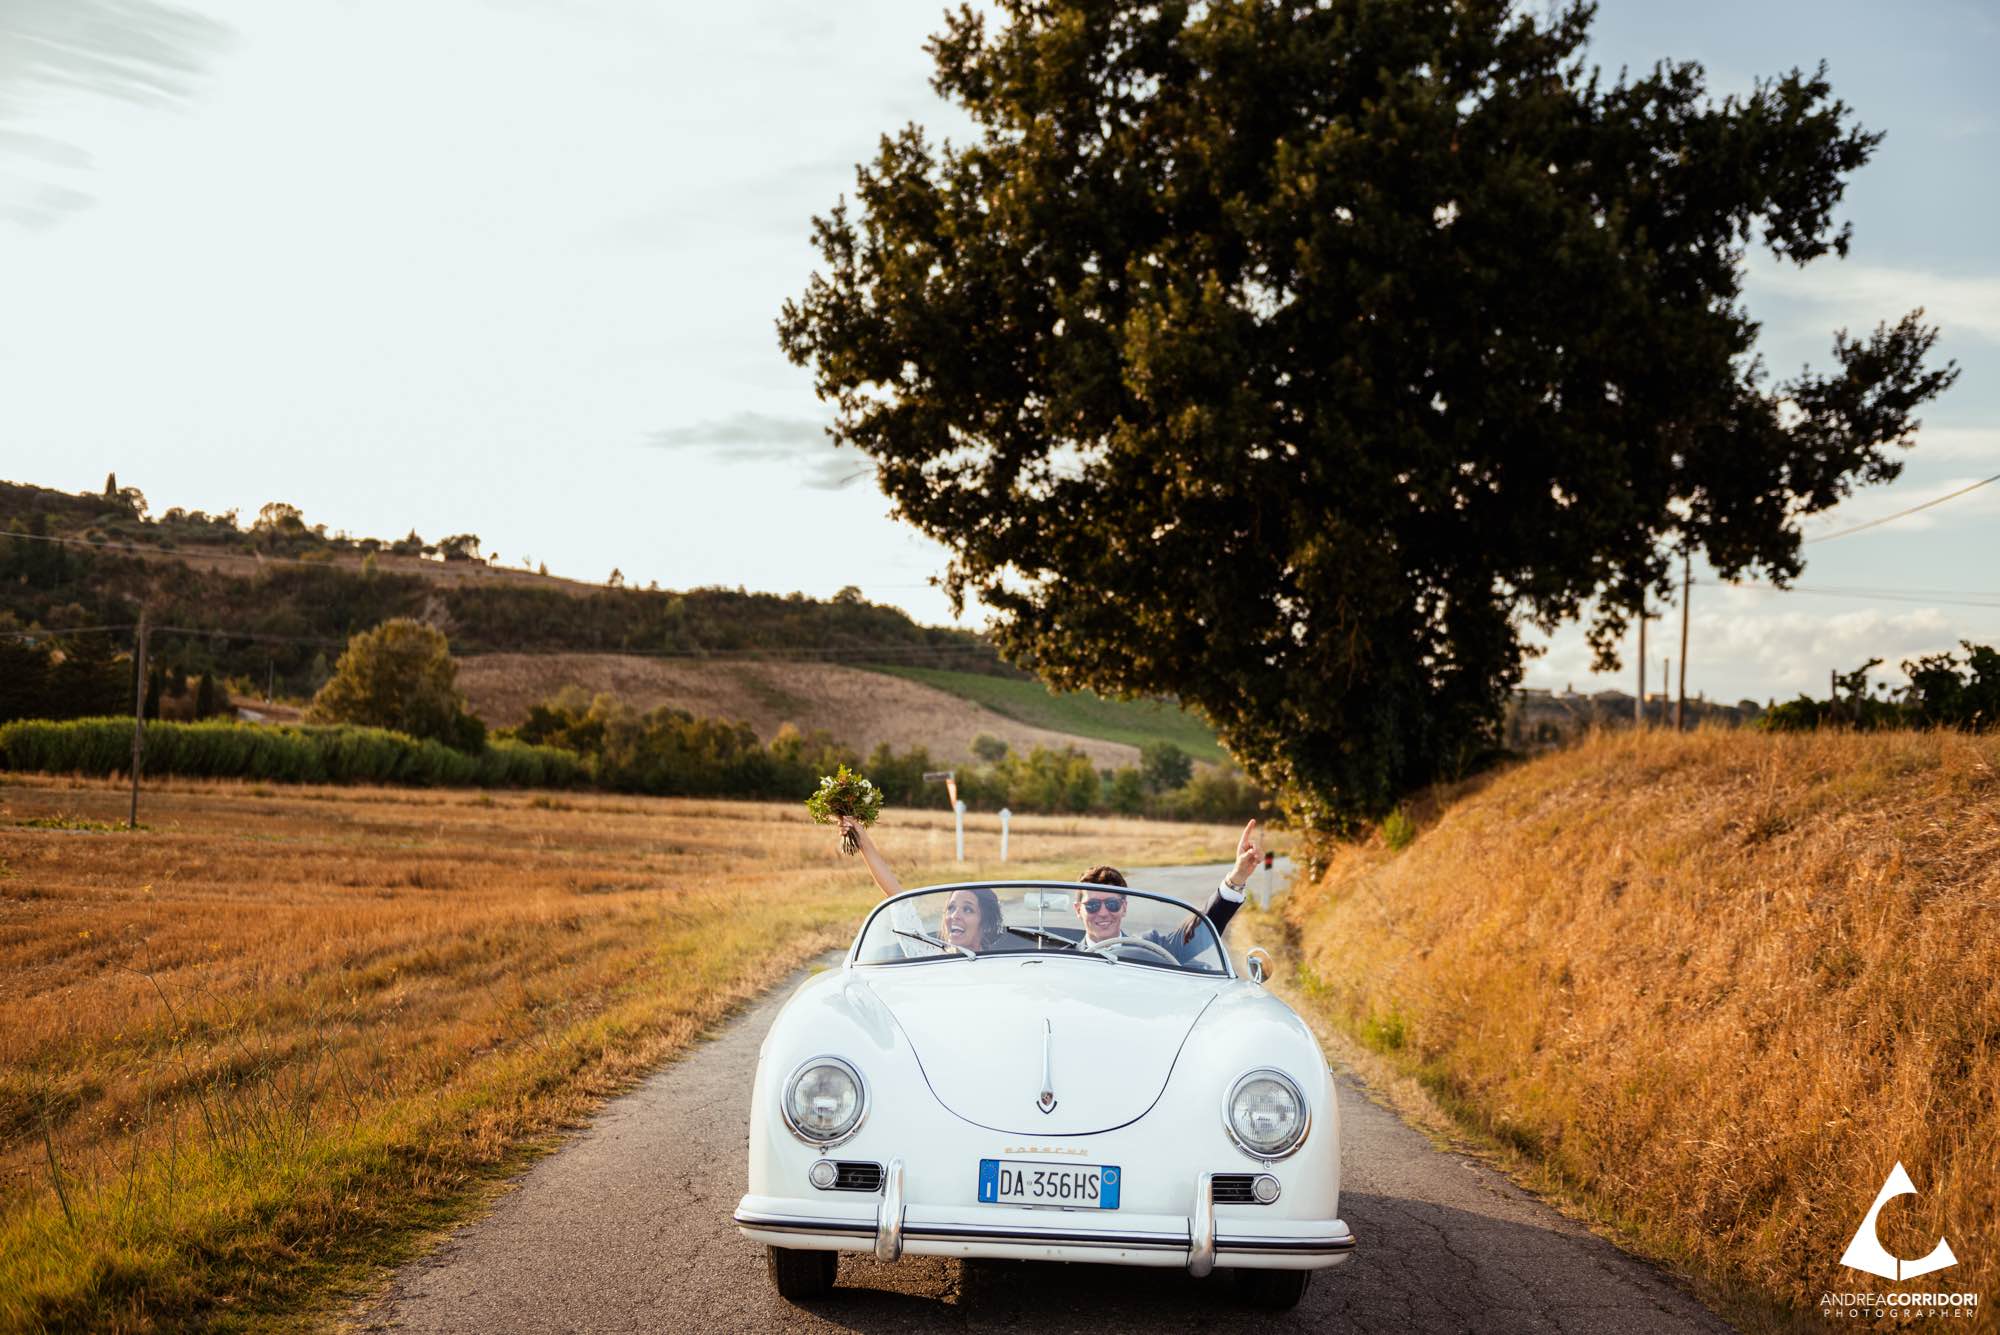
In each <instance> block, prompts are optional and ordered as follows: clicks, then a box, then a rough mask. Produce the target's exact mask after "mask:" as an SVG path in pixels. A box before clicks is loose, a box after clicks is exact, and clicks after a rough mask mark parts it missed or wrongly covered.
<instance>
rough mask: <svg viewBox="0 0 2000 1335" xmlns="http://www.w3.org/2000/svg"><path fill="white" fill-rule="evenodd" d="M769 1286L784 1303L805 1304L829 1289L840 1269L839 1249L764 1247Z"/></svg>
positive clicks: (821, 1296) (830, 1289)
mask: <svg viewBox="0 0 2000 1335" xmlns="http://www.w3.org/2000/svg"><path fill="white" fill-rule="evenodd" d="M764 1250H765V1253H766V1257H765V1259H766V1261H767V1262H768V1263H769V1265H770V1269H771V1287H773V1288H775V1289H776V1290H777V1291H778V1296H779V1297H780V1298H783V1299H784V1300H785V1301H787V1302H794V1303H805V1302H811V1301H812V1300H813V1299H815V1298H824V1297H826V1295H827V1294H829V1293H832V1292H833V1277H834V1275H835V1274H836V1273H837V1272H838V1271H839V1269H840V1253H839V1252H810V1251H801V1250H799V1249H798V1248H796V1247H766V1248H765V1249H764Z"/></svg>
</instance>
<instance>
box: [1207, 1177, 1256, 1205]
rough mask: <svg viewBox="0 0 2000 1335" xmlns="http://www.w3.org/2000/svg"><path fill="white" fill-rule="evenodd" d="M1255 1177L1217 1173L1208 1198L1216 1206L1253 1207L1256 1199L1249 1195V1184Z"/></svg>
mask: <svg viewBox="0 0 2000 1335" xmlns="http://www.w3.org/2000/svg"><path fill="white" fill-rule="evenodd" d="M1256 1176H1257V1175H1256V1174H1255V1173H1217V1174H1216V1175H1215V1177H1214V1189H1213V1190H1212V1191H1211V1192H1210V1197H1211V1199H1213V1200H1214V1201H1215V1203H1216V1204H1217V1205H1255V1204H1257V1197H1256V1196H1255V1195H1253V1194H1252V1193H1251V1190H1250V1184H1251V1182H1252V1181H1254V1180H1255V1178H1256Z"/></svg>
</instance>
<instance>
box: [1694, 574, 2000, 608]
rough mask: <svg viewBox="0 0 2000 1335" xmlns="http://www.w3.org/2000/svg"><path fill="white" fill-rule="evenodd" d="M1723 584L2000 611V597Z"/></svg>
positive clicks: (1743, 582)
mask: <svg viewBox="0 0 2000 1335" xmlns="http://www.w3.org/2000/svg"><path fill="white" fill-rule="evenodd" d="M1722 582H1723V583H1724V584H1726V585H1728V586H1729V587H1730V588H1735V589H1749V590H1751V591H1752V592H1756V593H1809V594H1814V595H1817V596H1819V597H1823V598H1865V599H1872V600H1874V601H1878V602H1889V603H1911V604H1920V605H1923V606H1932V605H1936V604H1943V605H1944V606H1947V607H1984V608H1992V609H1994V610H1996V611H2000V594H1984V593H1963V592H1961V591H1958V590H1952V591H1948V592H1945V593H1932V594H1925V593H1923V592H1922V591H1920V590H1898V589H1845V588H1831V587H1827V586H1823V585H1804V584H1793V585H1789V586H1785V587H1780V586H1778V585H1776V584H1766V583H1763V582H1761V581H1758V580H1724V581H1722ZM1981 600H1990V601H1981Z"/></svg>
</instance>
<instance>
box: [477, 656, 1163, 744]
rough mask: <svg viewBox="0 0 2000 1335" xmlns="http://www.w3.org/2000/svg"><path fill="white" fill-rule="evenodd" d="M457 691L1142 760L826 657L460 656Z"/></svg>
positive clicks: (494, 701)
mask: <svg viewBox="0 0 2000 1335" xmlns="http://www.w3.org/2000/svg"><path fill="white" fill-rule="evenodd" d="M458 684H459V688H460V689H461V690H463V691H464V692H465V694H466V698H467V700H468V701H470V703H471V706H472V711H473V712H474V713H476V714H478V715H479V716H480V717H481V718H483V719H485V720H486V722H487V723H488V724H490V725H492V726H493V727H496V728H510V727H514V726H517V725H518V724H520V723H521V722H522V720H524V719H526V718H527V717H528V709H529V707H530V706H532V705H537V704H540V703H541V702H542V701H544V700H546V699H548V698H549V697H550V696H552V695H554V694H555V693H556V692H557V691H560V690H561V689H563V688H564V687H565V686H580V687H582V688H583V689H584V690H585V691H586V692H588V693H590V694H592V695H595V694H598V693H600V692H609V693H610V694H612V695H615V696H617V697H618V698H619V699H620V700H621V701H624V702H625V703H626V704H629V705H633V706H635V707H636V708H639V709H642V710H646V709H655V708H658V707H659V706H661V705H672V706H673V707H674V708H676V709H685V710H687V711H688V712H690V713H692V714H696V715H700V716H703V717H708V718H727V719H744V720H747V721H748V722H749V724H750V726H751V727H753V728H755V729H756V730H757V735H758V737H760V738H762V739H763V740H764V741H767V742H768V741H770V740H771V738H772V737H773V736H774V735H776V733H777V731H778V728H779V727H780V726H781V725H783V724H786V723H791V724H794V725H796V726H797V727H800V728H803V729H812V728H825V729H826V730H827V731H828V732H831V733H832V734H833V735H834V736H835V737H838V738H839V739H840V740H841V741H843V742H846V743H847V744H848V745H849V746H852V747H854V748H856V749H857V750H859V751H860V752H861V753H862V754H863V755H866V754H867V753H868V752H870V751H872V750H873V749H874V748H875V747H876V745H877V744H878V743H882V742H887V743H888V744H889V746H890V747H892V748H893V749H895V750H897V751H907V750H909V749H910V748H911V747H914V746H925V747H929V748H930V752H931V755H932V756H933V757H935V758H936V759H937V761H938V762H939V763H940V764H945V765H955V764H964V763H965V762H966V761H968V760H970V759H971V755H972V739H973V738H974V737H977V736H978V735H979V734H980V733H982V732H986V733H991V734H993V735H994V736H995V737H998V738H1000V739H1001V740H1003V741H1005V742H1006V743H1007V744H1008V745H1009V746H1011V747H1013V748H1014V750H1015V751H1017V752H1020V753H1022V754H1026V753H1027V751H1028V750H1029V749H1030V748H1032V747H1036V746H1046V747H1050V748H1052V749H1060V748H1061V747H1064V746H1074V747H1076V748H1077V749H1078V750H1080V751H1082V752H1083V753H1084V754H1086V755H1088V756H1089V757H1090V760H1091V763H1092V764H1094V765H1096V766H1097V767H1098V768H1099V769H1115V768H1117V767H1118V766H1121V765H1136V764H1138V763H1139V748H1138V747H1136V746H1129V745H1126V744H1125V743H1122V742H1109V741H1104V740H1102V739H1100V738H1095V737H1079V736H1074V735H1072V734H1070V733H1066V732H1054V731H1051V730H1049V729H1047V728H1038V727H1034V726H1032V725H1030V724H1026V723H1017V722H1015V721H1014V720H1013V719H1010V718H1008V717H1006V716H1005V715H1003V714H998V713H995V712H994V711H993V710H990V709H986V708H983V707H982V706H980V705H977V704H974V703H973V702H972V701H970V700H966V699H963V698H961V697H959V696H956V695H952V694H950V693H948V692H945V691H941V690H938V689H937V688H936V687H933V686H926V685H924V684H922V683H921V682H916V681H909V680H906V679H904V678H901V677H893V676H888V675H885V674H883V673H880V672H868V671H864V670H862V669H860V668H848V667H838V666H835V665H832V664H827V663H796V662H794V663H785V662H766V663H757V662H726V663H718V662H694V661H689V660H675V659H660V658H642V657H638V656H636V655H630V654H474V655H470V656H468V657H466V658H462V659H460V660H459V664H458Z"/></svg>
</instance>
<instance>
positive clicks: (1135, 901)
mask: <svg viewBox="0 0 2000 1335" xmlns="http://www.w3.org/2000/svg"><path fill="white" fill-rule="evenodd" d="M1092 900H1095V901H1096V902H1095V903H1092V902H1090V901H1092ZM1114 911H1115V912H1116V913H1118V914H1122V921H1120V922H1117V923H1115V924H1114V926H1115V930H1112V931H1110V932H1107V931H1106V930H1105V926H1104V925H1105V923H1106V922H1107V921H1108V919H1107V917H1106V916H1105V915H1107V914H1111V913H1113V912H1114ZM1086 915H1094V916H1091V917H1086ZM1087 922H1089V923H1092V924H1094V925H1093V926H1091V927H1090V929H1089V930H1086V923H1087ZM967 923H973V924H975V925H976V926H977V927H978V929H979V930H978V932H977V933H974V932H971V931H969V930H968V927H967ZM1261 964H1262V961H1261V960H1260V959H1257V958H1256V957H1255V955H1254V954H1253V961H1252V966H1251V974H1252V976H1251V977H1249V978H1244V977H1240V976H1238V974H1237V973H1236V971H1235V969H1234V967H1233V966H1232V965H1231V963H1230V960H1229V957H1228V954H1227V952H1226V951H1225V950H1224V949H1223V948H1222V945H1221V943H1220V941H1219V940H1218V939H1217V936H1216V933H1215V930H1214V928H1213V927H1212V925H1211V924H1210V922H1209V920H1208V919H1207V918H1206V917H1205V916H1204V915H1203V914H1201V913H1200V912H1199V911H1197V910H1195V909H1194V908H1192V907H1190V906H1189V905H1187V904H1185V903H1182V902H1180V901H1178V900H1175V899H1170V898H1167V897H1165V896H1162V895H1154V894H1149V893H1146V892H1144V891H1137V890H1125V889H1117V888H1113V887H1109V886H1102V885H1070V884H1062V883H1050V882H984V883H980V884H976V885H948V886H936V887H932V888H929V889H924V890H915V891H911V892H909V893H907V894H903V895H899V896H897V897H895V898H893V899H889V900H885V901H884V902H883V903H882V904H881V905H880V906H879V907H878V908H876V910H875V911H874V912H873V913H871V914H870V915H869V916H868V919H867V921H866V922H865V923H864V924H863V925H862V928H861V931H860V933H859V934H858V935H857V936H856V937H855V939H854V945H853V947H852V948H851V949H850V950H849V952H848V955H847V959H846V961H845V962H844V964H843V965H842V967H840V968H839V969H836V970H828V971H826V972H823V973H821V974H819V975H818V976H816V977H814V978H812V979H810V980H808V981H807V982H806V983H805V984H804V985H803V986H801V987H800V988H799V990H798V992H797V993H796V994H794V995H793V996H792V998H791V999H790V1000H789V1001H788V1002H787V1003H786V1004H785V1007H784V1009H783V1011H782V1012H781V1013H780V1014H779V1016H778V1019H777V1021H776V1023H775V1024H773V1025H772V1027H771V1031H770V1034H769V1036H768V1037H767V1038H766V1039H765V1040H764V1046H763V1050H762V1052H761V1054H760V1056H759V1059H758V1065H757V1079H756V1085H755V1088H754V1090H753V1091H752V1095H751V1105H750V1182H749V1192H748V1194H746V1195H745V1196H744V1197H743V1199H742V1201H741V1202H740V1203H739V1204H738V1206H737V1208H736V1217H735V1219H736V1224H737V1226H738V1228H739V1229H740V1230H741V1231H742V1233H743V1235H744V1236H745V1237H747V1238H750V1239H752V1240H753V1241H756V1242H760V1243H763V1244H765V1245H766V1246H767V1247H768V1248H769V1260H770V1273H771V1278H772V1282H773V1283H774V1284H775V1285H776V1286H777V1289H778V1292H779V1293H781V1294H783V1295H784V1296H785V1297H786V1298H789V1299H794V1300H797V1299H807V1298H815V1297H820V1296H822V1295H824V1294H825V1293H826V1292H827V1291H828V1290H829V1289H831V1288H832V1286H833V1282H834V1276H835V1271H836V1267H837V1266H838V1264H839V1254H840V1253H841V1252H843V1251H850V1252H872V1253H873V1254H874V1255H875V1256H877V1257H878V1258H881V1259H883V1260H890V1261H893V1260H895V1259H897V1258H898V1257H900V1256H904V1255H910V1254H920V1255H933V1256H962V1257H974V1256H977V1257H1003V1258H1014V1259H1022V1260H1061V1261H1095V1262H1109V1263H1113V1264H1122V1265H1142V1266H1181V1267H1185V1268H1186V1269H1187V1270H1188V1271H1189V1272H1190V1273H1192V1274H1195V1275H1206V1274H1208V1273H1209V1272H1210V1271H1211V1270H1213V1269H1215V1268H1217V1267H1228V1268H1232V1269H1234V1270H1236V1272H1237V1274H1238V1282H1239V1284H1240V1285H1241V1286H1242V1291H1243V1296H1244V1297H1245V1298H1246V1299H1247V1300H1248V1301H1250V1302H1252V1303H1254V1304H1256V1305H1259V1306H1266V1307H1279V1308H1283V1307H1290V1306H1292V1305H1293V1304H1295V1303H1297V1302H1298V1300H1299V1298H1300V1296H1301V1295H1302V1294H1303V1293H1304V1291H1305V1287H1306V1282H1307V1281H1308V1280H1309V1279H1310V1278H1311V1275H1312V1272H1313V1271H1314V1270H1317V1269H1323V1268H1325V1267H1328V1266H1333V1265H1338V1264H1340V1263H1341V1262H1343V1261H1345V1260H1346V1259H1347V1257H1348V1254H1349V1252H1351V1251H1352V1250H1353V1248H1354V1236H1353V1234H1352V1233H1351V1232H1350V1231H1349V1229H1348V1227H1347V1225H1346V1224H1345V1223H1343V1222H1341V1220H1340V1218H1339V1213H1340V1211H1339V1202H1340V1120H1339V1114H1338V1112H1337V1110H1336V1107H1335V1104H1334V1097H1333V1094H1334V1087H1333V1081H1332V1078H1331V1076H1330V1075H1329V1073H1328V1070H1327V1065H1326V1060H1325V1057H1324V1055H1323V1054H1322V1053H1321V1051H1320V1048H1319V1044H1318V1042H1317V1041H1315V1039H1314V1038H1313V1036H1312V1033H1311V1032H1310V1031H1309V1030H1308V1029H1307V1028H1306V1026H1305V1024H1304V1023H1303V1022H1301V1021H1300V1019H1299V1018H1298V1016H1297V1015H1295V1014H1294V1013H1293V1012H1292V1010H1291V1009H1290V1008H1289V1007H1287V1006H1286V1005H1285V1004H1284V1003H1283V1002H1281V1001H1279V1000H1278V999H1277V998H1276V997H1273V996H1271V995H1270V994H1269V993H1267V992H1266V991H1265V990H1264V989H1263V987H1262V986H1261V985H1260V984H1261V977H1262V970H1261V967H1260V966H1261Z"/></svg>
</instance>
